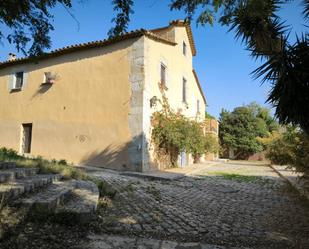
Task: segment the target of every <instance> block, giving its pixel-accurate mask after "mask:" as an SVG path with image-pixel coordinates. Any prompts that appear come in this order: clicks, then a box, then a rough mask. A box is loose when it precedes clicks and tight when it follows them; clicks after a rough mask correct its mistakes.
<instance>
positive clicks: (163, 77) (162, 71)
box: [160, 63, 166, 86]
mask: <svg viewBox="0 0 309 249" xmlns="http://www.w3.org/2000/svg"><path fill="white" fill-rule="evenodd" d="M160 74H161V79H160V80H161V84H162V85H163V86H166V66H165V65H164V64H163V63H161V66H160Z"/></svg>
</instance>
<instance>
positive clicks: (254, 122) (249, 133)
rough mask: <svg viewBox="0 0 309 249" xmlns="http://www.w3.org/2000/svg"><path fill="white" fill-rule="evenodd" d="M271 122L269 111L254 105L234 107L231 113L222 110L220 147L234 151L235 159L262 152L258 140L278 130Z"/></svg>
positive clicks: (261, 145)
mask: <svg viewBox="0 0 309 249" xmlns="http://www.w3.org/2000/svg"><path fill="white" fill-rule="evenodd" d="M270 120H271V122H270ZM273 122H275V120H274V119H272V117H271V116H270V114H269V110H267V109H266V108H263V107H261V106H259V105H257V104H256V103H252V104H249V105H247V106H242V107H236V108H235V109H234V110H233V111H232V112H228V111H226V110H222V112H221V114H220V129H219V138H220V143H221V146H222V147H223V148H224V149H225V150H229V149H233V150H235V152H236V158H238V159H247V158H248V157H249V156H250V155H252V154H254V153H256V152H261V151H263V150H264V146H263V144H262V143H261V142H260V141H259V138H265V137H268V136H270V135H271V132H273V131H275V130H276V129H278V128H274V127H275V125H274V124H273Z"/></svg>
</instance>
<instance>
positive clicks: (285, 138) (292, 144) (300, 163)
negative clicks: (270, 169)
mask: <svg viewBox="0 0 309 249" xmlns="http://www.w3.org/2000/svg"><path fill="white" fill-rule="evenodd" d="M266 157H267V158H268V159H269V160H270V161H271V162H272V163H273V164H279V165H289V166H290V167H292V168H293V169H294V170H296V171H297V172H301V173H303V174H304V176H305V177H309V136H308V135H307V134H306V133H305V132H303V131H302V130H299V129H296V128H294V127H287V129H286V131H285V132H283V133H281V134H280V135H279V136H277V137H275V138H274V139H273V141H271V142H270V143H269V145H268V149H267V154H266Z"/></svg>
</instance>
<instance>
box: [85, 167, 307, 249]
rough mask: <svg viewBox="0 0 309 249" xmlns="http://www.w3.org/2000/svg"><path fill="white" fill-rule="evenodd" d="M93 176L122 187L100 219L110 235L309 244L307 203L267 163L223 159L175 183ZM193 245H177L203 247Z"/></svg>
mask: <svg viewBox="0 0 309 249" xmlns="http://www.w3.org/2000/svg"><path fill="white" fill-rule="evenodd" d="M90 174H92V175H93V176H96V177H98V178H100V179H103V180H105V181H106V182H108V183H110V184H111V185H112V186H113V187H114V188H115V189H117V192H118V193H117V194H116V196H115V198H114V199H113V200H112V201H109V200H106V206H104V205H103V206H104V207H102V208H101V210H100V217H101V219H97V220H96V222H97V223H96V224H93V225H94V226H97V227H98V226H99V227H101V228H102V230H101V232H103V233H105V234H117V235H118V236H120V235H122V236H131V237H132V236H134V237H135V238H136V237H142V238H154V239H159V240H161V241H162V240H174V241H178V242H181V241H182V242H199V243H200V245H201V244H203V243H205V244H206V243H207V244H212V245H218V246H224V247H226V248H232V247H233V248H234V247H235V248H245V247H246V248H280V249H284V248H309V211H308V208H307V207H306V203H305V202H303V201H302V200H301V199H300V198H299V196H298V195H297V194H296V193H295V192H293V191H291V190H289V188H288V187H287V184H286V183H285V182H284V181H282V180H281V179H280V178H278V176H277V175H276V174H275V173H274V172H273V171H272V170H271V169H270V168H269V167H268V166H266V165H254V164H253V165H250V164H228V163H221V164H218V165H215V166H211V167H210V168H209V170H204V171H202V172H199V173H198V174H196V175H194V176H190V177H184V178H181V179H179V180H174V181H157V180H156V181H149V180H146V179H141V178H136V177H129V176H123V175H121V174H117V173H114V172H111V171H102V172H101V171H98V172H92V173H90ZM92 240H93V239H92ZM98 241H99V240H97V242H98ZM106 241H107V240H106ZM93 243H94V244H95V243H96V242H95V241H94V242H92V245H94V244H93ZM90 245H91V243H90ZM192 245H193V247H190V246H189V247H181V246H180V247H177V248H201V247H196V246H194V245H195V244H192ZM127 246H128V244H127ZM90 248H101V247H98V246H96V247H91V246H90ZM102 248H105V247H102ZM106 248H131V247H126V246H125V247H112V246H110V247H106ZM132 248H137V247H132ZM140 248H155V247H140ZM162 248H176V247H162ZM205 248H206V247H205Z"/></svg>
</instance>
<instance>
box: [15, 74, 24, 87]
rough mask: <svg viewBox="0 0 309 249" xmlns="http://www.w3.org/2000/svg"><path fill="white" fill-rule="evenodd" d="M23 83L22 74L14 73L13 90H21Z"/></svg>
mask: <svg viewBox="0 0 309 249" xmlns="http://www.w3.org/2000/svg"><path fill="white" fill-rule="evenodd" d="M23 83H24V72H17V73H15V84H14V89H21V88H22V86H23Z"/></svg>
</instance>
